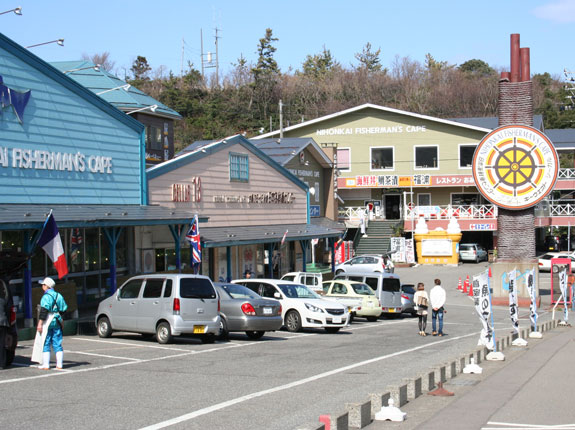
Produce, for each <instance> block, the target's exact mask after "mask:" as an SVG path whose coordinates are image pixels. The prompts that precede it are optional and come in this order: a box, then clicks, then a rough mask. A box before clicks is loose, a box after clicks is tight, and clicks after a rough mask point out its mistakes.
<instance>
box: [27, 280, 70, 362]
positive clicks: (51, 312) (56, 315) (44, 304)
mask: <svg viewBox="0 0 575 430" xmlns="http://www.w3.org/2000/svg"><path fill="white" fill-rule="evenodd" d="M39 283H40V284H42V289H43V290H44V295H43V296H42V299H41V300H40V315H39V316H38V326H37V327H36V329H37V331H38V334H39V335H40V336H41V338H42V339H43V340H44V341H43V343H40V345H41V348H42V359H41V361H42V363H41V364H40V366H38V368H39V369H42V370H48V369H50V349H53V350H54V352H55V353H56V369H58V370H62V368H63V364H64V349H63V348H62V336H63V326H64V321H63V319H62V314H63V313H64V312H66V310H67V309H68V305H67V304H66V301H65V300H64V297H63V296H62V294H60V293H58V292H57V291H54V285H56V283H55V282H54V280H53V279H52V278H45V279H44V280H42V281H40V282H39ZM34 349H36V344H35V345H34ZM35 352H36V354H35ZM35 352H32V356H33V357H34V356H35V355H36V357H38V352H39V351H35ZM33 361H37V362H40V360H37V359H36V360H33Z"/></svg>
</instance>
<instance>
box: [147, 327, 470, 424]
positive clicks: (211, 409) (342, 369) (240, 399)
mask: <svg viewBox="0 0 575 430" xmlns="http://www.w3.org/2000/svg"><path fill="white" fill-rule="evenodd" d="M478 334H479V332H476V333H470V334H466V335H463V336H458V337H453V338H449V339H444V340H439V341H436V342H432V343H429V344H426V345H421V346H416V347H414V348H409V349H405V350H403V351H398V352H394V353H392V354H387V355H382V356H380V357H375V358H371V359H369V360H364V361H360V362H357V363H354V364H350V365H348V366H344V367H340V368H338V369H333V370H330V371H327V372H323V373H319V374H317V375H314V376H310V377H308V378H304V379H300V380H298V381H293V382H290V383H288V384H284V385H279V386H277V387H274V388H269V389H267V390H262V391H258V392H256V393H251V394H247V395H245V396H241V397H237V398H235V399H231V400H228V401H226V402H222V403H218V404H215V405H212V406H209V407H207V408H203V409H198V410H197V411H194V412H190V413H189V414H185V415H181V416H179V417H176V418H172V419H170V420H166V421H162V422H160V423H157V424H153V425H151V426H147V427H143V428H142V429H140V430H156V429H161V428H164V427H168V426H172V425H175V424H179V423H182V422H184V421H189V420H191V419H194V418H197V417H199V416H202V415H206V414H209V413H212V412H215V411H218V410H221V409H224V408H227V407H229V406H234V405H237V404H238V403H243V402H246V401H248V400H251V399H255V398H258V397H262V396H265V395H267V394H273V393H277V392H278V391H284V390H288V389H290V388H294V387H298V386H300V385H304V384H307V383H310V382H315V381H317V380H318V379H322V378H326V377H328V376H333V375H336V374H338V373H342V372H346V371H348V370H351V369H355V368H357V367H361V366H365V365H368V364H373V363H377V362H378V361H382V360H386V359H388V358H392V357H397V356H399V355H403V354H407V353H410V352H414V351H417V350H420V349H425V348H429V347H431V346H435V345H439V344H441V343H445V342H452V341H455V340H458V339H463V338H466V337H470V336H477V335H478Z"/></svg>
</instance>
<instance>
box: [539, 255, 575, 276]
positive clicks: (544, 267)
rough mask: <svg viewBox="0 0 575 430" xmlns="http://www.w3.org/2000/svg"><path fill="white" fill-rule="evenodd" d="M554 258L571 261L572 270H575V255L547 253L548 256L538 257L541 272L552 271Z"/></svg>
mask: <svg viewBox="0 0 575 430" xmlns="http://www.w3.org/2000/svg"><path fill="white" fill-rule="evenodd" d="M553 258H568V259H570V260H571V269H574V268H575V265H574V264H573V262H574V261H575V254H568V253H566V252H547V253H546V254H543V255H540V256H539V257H538V265H539V271H540V272H550V271H551V260H552V259H553Z"/></svg>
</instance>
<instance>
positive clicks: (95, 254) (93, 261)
mask: <svg viewBox="0 0 575 430" xmlns="http://www.w3.org/2000/svg"><path fill="white" fill-rule="evenodd" d="M84 232H85V250H86V255H85V258H84V264H85V267H86V271H87V272H91V271H92V270H99V269H100V234H99V229H98V228H86V229H84Z"/></svg>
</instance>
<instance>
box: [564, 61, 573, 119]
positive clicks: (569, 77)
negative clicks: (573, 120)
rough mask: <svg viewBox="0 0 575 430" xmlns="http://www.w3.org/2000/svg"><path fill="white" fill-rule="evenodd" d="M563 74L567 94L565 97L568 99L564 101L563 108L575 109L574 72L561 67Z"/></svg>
mask: <svg viewBox="0 0 575 430" xmlns="http://www.w3.org/2000/svg"><path fill="white" fill-rule="evenodd" d="M563 73H564V74H565V91H567V95H566V96H565V98H566V99H567V100H568V101H567V103H565V110H571V109H575V72H572V71H570V70H567V69H563Z"/></svg>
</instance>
